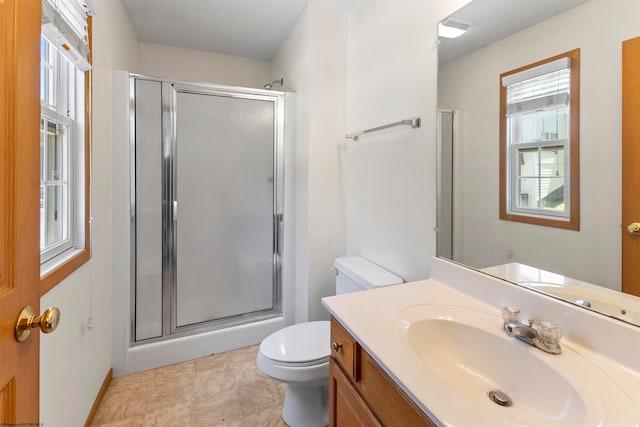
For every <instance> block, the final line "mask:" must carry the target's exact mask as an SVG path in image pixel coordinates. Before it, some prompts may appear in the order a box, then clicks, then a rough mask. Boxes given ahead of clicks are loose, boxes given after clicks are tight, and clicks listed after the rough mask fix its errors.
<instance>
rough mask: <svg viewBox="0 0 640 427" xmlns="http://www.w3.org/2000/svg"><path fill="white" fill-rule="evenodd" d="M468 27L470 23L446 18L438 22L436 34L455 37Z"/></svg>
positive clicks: (447, 37)
mask: <svg viewBox="0 0 640 427" xmlns="http://www.w3.org/2000/svg"><path fill="white" fill-rule="evenodd" d="M469 28H471V25H470V24H467V23H465V22H460V21H456V20H454V19H452V18H448V19H445V20H444V21H442V22H440V23H439V24H438V36H440V37H444V38H446V39H455V38H456V37H460V36H461V35H463V34H464V33H466V32H467V31H468V30H469Z"/></svg>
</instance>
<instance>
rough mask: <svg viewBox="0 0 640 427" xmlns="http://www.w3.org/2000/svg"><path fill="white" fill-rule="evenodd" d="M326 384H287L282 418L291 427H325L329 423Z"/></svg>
mask: <svg viewBox="0 0 640 427" xmlns="http://www.w3.org/2000/svg"><path fill="white" fill-rule="evenodd" d="M328 403H329V393H328V386H326V385H310V386H309V385H307V386H305V385H301V384H291V383H289V384H287V392H286V394H285V396H284V406H283V408H282V419H283V420H284V422H285V423H287V424H288V425H289V426H291V427H325V426H326V425H328V424H329V405H328Z"/></svg>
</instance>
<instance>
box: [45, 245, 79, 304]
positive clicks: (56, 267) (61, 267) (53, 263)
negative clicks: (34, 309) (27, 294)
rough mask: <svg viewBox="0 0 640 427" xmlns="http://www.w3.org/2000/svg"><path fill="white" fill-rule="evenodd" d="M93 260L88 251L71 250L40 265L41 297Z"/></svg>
mask: <svg viewBox="0 0 640 427" xmlns="http://www.w3.org/2000/svg"><path fill="white" fill-rule="evenodd" d="M89 259H91V254H90V253H89V251H88V250H87V249H69V250H68V251H65V252H63V253H61V254H60V255H58V256H56V257H54V258H52V259H50V260H49V261H47V262H45V263H44V264H42V265H40V296H42V295H44V294H46V293H47V292H49V291H50V290H51V289H52V288H53V287H54V286H56V285H57V284H58V283H60V282H62V281H63V280H64V279H66V278H67V277H69V276H70V275H71V273H73V272H74V271H76V270H77V269H78V268H80V267H81V266H82V265H83V264H84V263H86V262H87V261H89Z"/></svg>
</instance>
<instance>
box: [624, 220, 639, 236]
mask: <svg viewBox="0 0 640 427" xmlns="http://www.w3.org/2000/svg"><path fill="white" fill-rule="evenodd" d="M627 231H628V232H629V233H631V234H639V233H640V222H632V223H631V224H629V225H627Z"/></svg>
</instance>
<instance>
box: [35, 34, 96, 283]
mask: <svg viewBox="0 0 640 427" xmlns="http://www.w3.org/2000/svg"><path fill="white" fill-rule="evenodd" d="M43 38H44V37H43ZM44 39H45V40H46V38H44ZM46 42H47V43H49V46H52V47H53V49H52V50H53V52H54V53H53V55H54V57H52V58H50V59H51V61H50V64H45V65H44V66H45V67H47V68H49V70H50V71H51V72H52V73H53V76H52V78H51V81H50V85H52V86H50V88H51V91H52V92H53V94H54V97H55V99H54V100H49V101H50V102H49V103H46V102H43V101H42V100H41V106H40V117H41V120H46V121H48V122H52V123H56V124H57V125H62V126H64V127H65V128H66V130H65V132H66V135H65V138H66V151H67V153H66V156H67V158H66V159H65V160H64V161H63V162H64V163H65V165H66V166H67V170H66V171H65V173H66V188H67V195H66V197H67V203H66V206H65V207H66V212H64V213H63V214H62V215H63V216H64V219H65V224H63V227H64V228H65V229H66V238H65V239H63V240H60V241H58V242H56V243H54V244H52V245H49V246H46V247H44V248H43V247H42V246H41V251H40V263H41V268H40V270H41V276H42V275H43V274H46V273H48V272H49V271H51V270H52V269H55V268H56V267H57V266H58V265H60V264H61V263H64V262H65V261H66V260H68V259H69V258H71V257H73V256H74V255H75V254H76V253H78V252H79V251H81V250H83V249H84V248H85V241H84V236H85V233H84V231H85V214H84V212H85V209H84V207H85V203H86V202H87V201H86V200H85V192H84V188H85V187H84V182H81V181H83V180H82V177H83V176H84V172H85V167H86V165H85V164H84V150H85V148H84V146H85V137H84V121H85V117H84V110H85V109H84V99H85V93H84V86H85V84H84V73H83V72H81V71H80V70H78V69H77V67H76V66H74V64H72V63H71V62H69V61H68V60H67V59H66V58H64V57H63V55H62V53H61V52H59V51H58V49H57V48H56V47H55V46H54V45H53V43H51V41H49V40H46ZM41 70H42V67H41ZM42 82H43V78H41V83H42ZM51 101H53V102H51ZM45 131H46V129H45ZM45 150H46V148H45ZM45 156H46V151H45ZM43 162H46V159H43ZM41 167H46V163H43V164H42V165H41ZM41 179H42V175H41ZM51 184H52V183H51V181H50V180H49V179H48V178H45V179H44V180H41V183H40V185H41V187H40V188H41V189H42V188H43V187H44V192H45V194H44V195H43V197H44V204H45V206H44V218H43V216H42V214H41V219H40V234H41V245H42V244H43V242H44V235H43V234H44V233H45V232H46V225H45V224H46V221H47V219H46V198H47V194H46V192H47V187H48V186H50V185H51ZM41 191H42V190H41ZM41 209H43V208H41Z"/></svg>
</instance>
